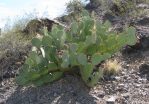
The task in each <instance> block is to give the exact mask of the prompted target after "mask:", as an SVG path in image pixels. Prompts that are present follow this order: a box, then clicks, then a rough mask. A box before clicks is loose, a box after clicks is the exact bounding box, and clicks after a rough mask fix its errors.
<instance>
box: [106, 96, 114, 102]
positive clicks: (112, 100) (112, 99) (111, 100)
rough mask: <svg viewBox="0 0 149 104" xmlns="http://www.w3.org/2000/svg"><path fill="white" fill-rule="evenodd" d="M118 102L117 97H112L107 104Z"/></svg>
mask: <svg viewBox="0 0 149 104" xmlns="http://www.w3.org/2000/svg"><path fill="white" fill-rule="evenodd" d="M115 100H116V96H111V97H110V98H109V99H107V100H106V103H107V104H114V103H115Z"/></svg>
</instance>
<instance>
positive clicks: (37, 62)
mask: <svg viewBox="0 0 149 104" xmlns="http://www.w3.org/2000/svg"><path fill="white" fill-rule="evenodd" d="M82 14H83V15H82V17H81V18H80V19H79V21H75V20H74V21H73V22H72V24H71V27H70V30H67V31H66V30H65V29H64V28H63V27H61V26H54V27H53V28H52V31H51V32H50V33H47V32H46V33H45V36H44V37H43V38H42V39H38V38H34V39H33V40H32V45H33V46H34V47H36V48H37V50H36V51H33V52H31V53H30V54H29V56H28V58H27V59H26V62H25V64H24V66H23V68H22V70H21V71H20V74H19V76H18V77H17V78H16V81H17V82H18V84H20V85H29V84H34V85H36V86H41V85H43V84H45V83H51V82H53V81H56V80H58V79H60V78H61V77H62V76H63V74H64V73H65V72H67V71H74V70H79V72H80V74H79V75H81V78H82V80H83V81H84V82H85V83H86V85H87V86H89V87H93V86H94V85H96V84H97V82H98V81H99V79H100V78H101V77H102V76H103V73H102V69H99V68H98V67H97V65H98V64H100V63H101V62H103V61H104V60H106V59H108V58H110V57H111V56H112V55H113V54H114V53H115V52H118V51H119V50H120V49H121V48H122V47H124V46H126V45H134V44H135V43H136V41H137V38H136V36H135V29H134V28H133V27H130V28H127V29H125V31H124V32H122V33H119V34H118V33H115V32H110V31H109V28H110V27H111V24H110V23H109V22H108V21H107V22H105V23H104V24H102V23H100V22H99V21H97V20H96V19H95V18H94V16H93V15H92V16H90V15H88V13H86V12H84V13H82ZM74 67H77V69H76V68H74Z"/></svg>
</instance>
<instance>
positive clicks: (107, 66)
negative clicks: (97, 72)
mask: <svg viewBox="0 0 149 104" xmlns="http://www.w3.org/2000/svg"><path fill="white" fill-rule="evenodd" d="M121 68H122V67H121V64H120V63H119V62H118V61H117V60H116V59H114V60H112V59H110V60H107V61H106V62H105V63H104V73H105V74H108V75H111V74H112V75H113V74H117V73H118V72H119V71H120V70H121Z"/></svg>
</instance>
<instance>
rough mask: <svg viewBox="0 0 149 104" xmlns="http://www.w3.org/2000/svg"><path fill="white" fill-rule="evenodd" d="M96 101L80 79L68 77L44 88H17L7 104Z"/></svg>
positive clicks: (61, 103) (55, 103)
mask: <svg viewBox="0 0 149 104" xmlns="http://www.w3.org/2000/svg"><path fill="white" fill-rule="evenodd" d="M95 100H96V99H95V98H94V97H92V96H91V95H90V94H89V89H88V88H87V87H85V85H84V84H83V83H82V82H81V81H80V80H79V79H78V78H74V77H72V76H66V77H65V78H64V79H61V80H59V81H58V82H55V83H53V84H51V85H46V86H43V87H38V88H35V87H29V88H22V87H17V89H16V91H15V92H14V93H13V94H12V95H11V96H10V97H9V98H8V99H7V101H6V104H96V102H95Z"/></svg>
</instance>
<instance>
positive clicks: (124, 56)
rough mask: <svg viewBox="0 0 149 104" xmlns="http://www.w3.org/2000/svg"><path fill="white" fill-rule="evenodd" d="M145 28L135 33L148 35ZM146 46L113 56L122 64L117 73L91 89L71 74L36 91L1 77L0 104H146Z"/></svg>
mask: <svg viewBox="0 0 149 104" xmlns="http://www.w3.org/2000/svg"><path fill="white" fill-rule="evenodd" d="M148 28H149V27H148V26H145V27H144V26H138V33H140V34H143V35H144V34H145V36H148V35H149V32H148ZM145 39H148V37H146V38H145ZM144 42H149V41H148V40H145V41H144V40H143V43H144ZM148 45H149V44H148ZM148 45H147V44H146V45H145V46H143V47H141V48H139V49H132V50H125V51H123V52H121V53H119V54H118V55H116V56H115V57H116V58H117V59H118V60H119V61H120V62H121V64H122V69H121V71H120V73H119V74H118V75H117V76H111V77H110V78H109V79H108V80H104V81H102V82H100V83H99V84H98V85H97V86H95V87H94V88H92V89H89V88H87V87H86V86H85V85H84V83H83V82H82V81H81V79H80V78H78V77H74V76H70V75H66V76H65V77H64V78H63V79H61V80H59V81H57V82H55V83H53V84H51V85H45V86H43V87H39V88H35V87H21V86H18V85H17V84H15V81H14V78H4V79H3V80H2V81H1V83H0V104H148V103H149V99H148V97H149V46H148Z"/></svg>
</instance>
